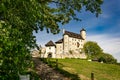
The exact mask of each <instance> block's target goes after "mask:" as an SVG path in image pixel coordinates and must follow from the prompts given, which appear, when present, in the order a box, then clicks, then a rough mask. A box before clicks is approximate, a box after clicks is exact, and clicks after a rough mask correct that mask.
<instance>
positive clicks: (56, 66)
mask: <svg viewBox="0 0 120 80" xmlns="http://www.w3.org/2000/svg"><path fill="white" fill-rule="evenodd" d="M42 61H43V62H44V63H46V64H48V66H50V67H52V68H54V69H55V70H56V71H58V72H59V73H60V74H62V75H63V76H65V77H68V78H70V79H71V80H81V79H80V77H78V75H77V74H72V73H69V72H67V71H65V70H63V69H62V67H63V66H64V65H63V64H61V63H59V62H58V59H47V58H46V59H42Z"/></svg>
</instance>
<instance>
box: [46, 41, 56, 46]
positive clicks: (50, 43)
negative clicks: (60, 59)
mask: <svg viewBox="0 0 120 80" xmlns="http://www.w3.org/2000/svg"><path fill="white" fill-rule="evenodd" d="M45 46H55V44H54V43H53V41H51V40H50V41H49V42H48V43H47V44H45Z"/></svg>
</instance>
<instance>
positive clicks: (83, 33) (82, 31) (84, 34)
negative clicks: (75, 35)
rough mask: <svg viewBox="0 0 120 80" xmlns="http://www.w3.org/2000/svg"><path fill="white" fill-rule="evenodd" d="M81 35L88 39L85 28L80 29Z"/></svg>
mask: <svg viewBox="0 0 120 80" xmlns="http://www.w3.org/2000/svg"><path fill="white" fill-rule="evenodd" d="M80 35H81V36H82V38H83V39H84V40H85V39H86V30H85V29H84V28H82V30H80Z"/></svg>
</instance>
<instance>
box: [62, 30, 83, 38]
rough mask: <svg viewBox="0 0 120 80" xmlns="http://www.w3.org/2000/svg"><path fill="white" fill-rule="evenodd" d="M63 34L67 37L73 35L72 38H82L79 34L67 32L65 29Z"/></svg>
mask: <svg viewBox="0 0 120 80" xmlns="http://www.w3.org/2000/svg"><path fill="white" fill-rule="evenodd" d="M64 35H68V36H69V37H73V38H77V39H83V38H82V36H81V35H80V34H77V33H73V32H69V31H65V33H64ZM83 40H84V39H83Z"/></svg>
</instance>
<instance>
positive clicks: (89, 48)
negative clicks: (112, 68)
mask: <svg viewBox="0 0 120 80" xmlns="http://www.w3.org/2000/svg"><path fill="white" fill-rule="evenodd" d="M83 50H84V52H85V53H86V55H87V56H88V58H89V59H92V60H97V61H99V62H104V63H110V64H114V63H117V60H116V59H115V58H114V57H113V56H112V55H111V54H109V53H105V52H103V50H102V49H101V47H100V46H99V45H98V44H97V43H96V42H93V41H88V42H86V43H85V44H84V48H83Z"/></svg>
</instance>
